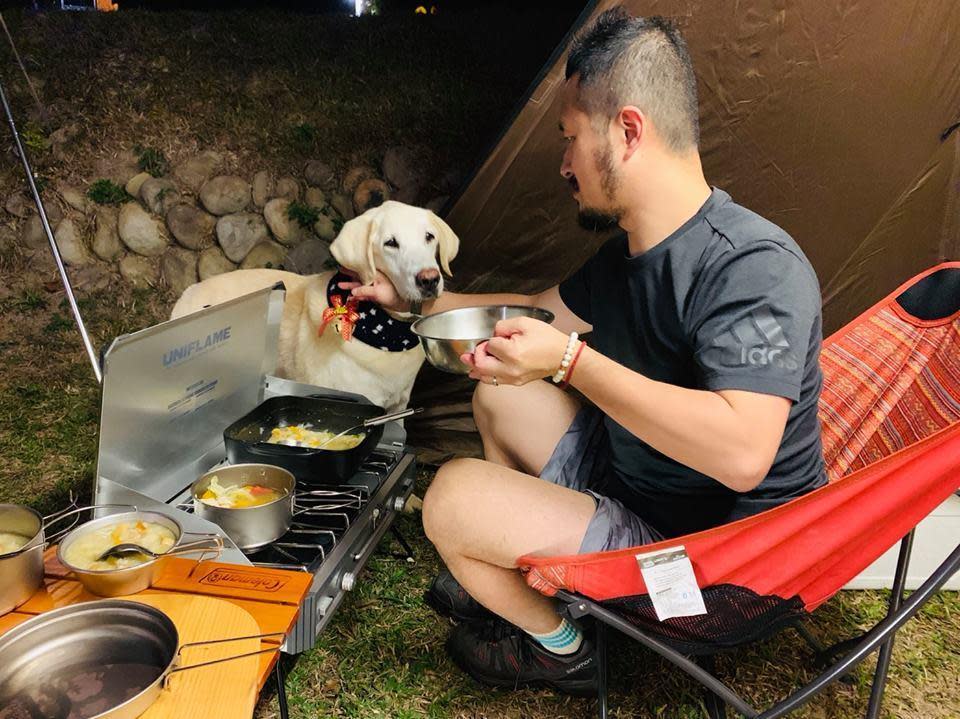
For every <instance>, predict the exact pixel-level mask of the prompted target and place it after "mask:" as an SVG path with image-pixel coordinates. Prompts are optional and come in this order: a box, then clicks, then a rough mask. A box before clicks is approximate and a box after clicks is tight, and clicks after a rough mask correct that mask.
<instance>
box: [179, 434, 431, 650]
mask: <svg viewBox="0 0 960 719" xmlns="http://www.w3.org/2000/svg"><path fill="white" fill-rule="evenodd" d="M415 470H416V463H415V458H414V455H413V454H411V453H409V452H405V451H403V450H402V449H398V448H391V447H388V446H384V445H381V446H380V447H378V448H377V450H375V451H374V452H373V453H372V454H371V455H370V456H369V457H368V458H367V460H366V461H365V462H364V463H363V464H362V465H361V466H360V468H359V469H358V470H357V472H356V473H355V474H354V475H353V477H351V478H350V479H349V480H348V481H347V483H345V484H342V485H333V486H312V485H304V484H302V483H301V484H298V485H297V489H296V492H295V494H294V519H293V524H292V525H291V527H290V530H289V531H288V532H287V533H286V534H284V535H283V536H282V537H280V538H279V539H278V540H276V541H275V542H273V543H271V544H268V545H266V546H265V547H260V548H259V549H256V550H251V551H245V552H244V553H243V554H244V558H245V559H246V560H247V561H246V562H242V563H243V564H246V563H249V564H250V565H252V566H254V567H268V568H271V569H287V570H292V571H299V572H309V573H310V574H312V575H313V585H312V586H311V587H310V592H309V593H308V594H307V596H306V598H305V599H304V603H303V606H302V607H301V609H300V616H299V618H298V619H297V623H296V625H295V626H294V627H293V629H292V630H291V631H290V633H289V635H288V636H287V640H286V642H285V644H284V647H283V649H284V651H285V652H288V653H290V654H297V653H300V652H302V651H305V650H307V649H309V648H310V647H312V646H313V644H314V643H315V642H316V639H317V636H318V635H319V634H320V632H321V631H323V628H324V627H325V626H326V624H327V622H329V621H330V618H331V617H332V616H333V613H334V611H336V609H337V607H338V606H340V602H342V601H343V598H344V596H345V595H346V593H347V592H349V591H351V590H352V589H353V588H354V586H355V583H356V581H357V575H358V574H359V573H360V570H361V569H362V568H363V567H364V565H366V563H367V560H368V559H369V558H370V555H371V554H373V552H374V550H375V549H376V547H377V545H378V544H379V543H380V540H381V538H383V535H384V534H385V533H386V532H387V530H388V529H390V528H391V527H392V526H393V521H394V519H395V517H396V513H397V512H399V511H401V510H402V509H403V505H404V503H405V502H406V499H407V497H408V496H409V495H410V492H411V490H412V489H413V481H414V479H415ZM187 497H188V498H189V488H188V494H187ZM177 506H178V508H179V509H180V510H182V511H185V512H188V513H192V512H193V502H192V501H185V502H182V503H179V504H178V505H177ZM221 536H222V532H221ZM396 536H397V539H399V540H400V542H401V544H402V545H403V548H404V549H405V550H406V552H407V554H406V556H407V557H409V556H410V553H409V548H408V546H407V545H406V542H404V540H403V539H402V538H401V537H400V536H399V535H396ZM237 563H238V564H241V562H237Z"/></svg>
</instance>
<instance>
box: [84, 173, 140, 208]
mask: <svg viewBox="0 0 960 719" xmlns="http://www.w3.org/2000/svg"><path fill="white" fill-rule="evenodd" d="M87 197H89V198H90V199H91V200H93V201H94V202H96V203H97V204H98V205H119V204H120V203H121V202H126V201H127V200H129V199H130V195H128V194H127V191H126V190H124V189H123V188H122V187H120V185H118V184H117V183H116V182H113V181H112V180H104V179H101V180H97V181H96V182H94V183H93V184H92V185H90V189H89V190H87Z"/></svg>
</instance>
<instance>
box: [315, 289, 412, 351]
mask: <svg viewBox="0 0 960 719" xmlns="http://www.w3.org/2000/svg"><path fill="white" fill-rule="evenodd" d="M355 281H356V280H355V279H354V278H352V277H350V276H349V275H345V274H343V273H342V272H336V273H335V274H334V275H333V277H331V278H330V284H329V285H327V304H328V305H329V306H330V307H333V300H332V298H333V296H334V295H338V296H339V297H340V298H341V300H342V301H343V304H346V303H347V300H349V299H350V290H343V289H340V287H339V283H340V282H355ZM357 312H358V313H359V315H360V319H358V320H357V322H356V324H354V326H353V339H355V340H359V341H360V342H363V343H364V344H367V345H370V346H371V347H376V348H377V349H381V350H383V351H384V352H403V351H404V350H409V349H413V348H414V347H416V346H417V345H418V344H420V338H419V337H417V336H416V335H415V334H413V332H411V331H410V325H411V324H412V323H411V322H404V321H403V320H397V319H394V318H393V317H391V316H390V315H389V314H388V313H387V311H386V310H384V309H383V308H382V307H381V306H380V305H378V304H375V303H373V302H368V301H361V302H360V303H359V305H358V306H357Z"/></svg>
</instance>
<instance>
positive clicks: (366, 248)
mask: <svg viewBox="0 0 960 719" xmlns="http://www.w3.org/2000/svg"><path fill="white" fill-rule="evenodd" d="M376 209H377V208H372V209H370V210H367V211H366V212H364V213H363V214H362V215H360V216H359V217H354V218H353V219H352V220H350V221H349V222H346V223H344V225H343V229H341V230H340V234H339V235H337V239H335V240H334V241H333V242H332V243H331V245H330V254H331V255H333V259H335V260H336V261H337V263H338V264H339V265H340V266H341V267H347V268H349V269H351V270H353V271H354V272H356V273H357V274H359V275H360V281H361V282H363V284H365V285H368V284H370V283H371V282H373V280H374V278H375V277H376V276H377V266H376V264H375V263H374V261H373V240H374V238H375V237H376V234H377V219H376V218H377V214H376V213H375V212H374V210H376Z"/></svg>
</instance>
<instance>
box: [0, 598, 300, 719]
mask: <svg viewBox="0 0 960 719" xmlns="http://www.w3.org/2000/svg"><path fill="white" fill-rule="evenodd" d="M283 637H284V635H283V634H282V633H275V634H262V635H257V636H256V637H233V638H231V639H225V640H218V641H219V642H223V641H239V640H241V639H269V638H273V639H274V640H275V642H276V646H275V647H273V648H268V649H261V650H260V651H256V652H248V653H246V654H239V655H237V656H233V657H227V658H225V659H216V660H214V661H211V662H203V663H201V664H195V665H190V666H183V665H182V664H181V659H180V654H181V652H182V651H183V650H184V649H186V648H187V647H193V646H198V645H205V644H212V643H214V642H195V643H192V644H184V645H182V646H181V645H180V643H179V641H180V640H179V635H178V633H177V628H176V626H174V624H173V622H172V621H171V620H170V618H169V617H168V616H167V615H166V614H164V613H163V612H161V611H160V610H159V609H155V608H153V607H150V606H147V605H145V604H138V603H137V602H131V601H118V600H108V599H104V600H100V601H95V602H85V603H83V604H76V605H73V606H69V607H63V608H62V609H55V610H53V611H51V612H47V613H46V614H41V615H39V616H37V617H34V618H33V619H29V620H27V621H26V622H24V623H23V624H20V625H18V626H16V627H14V628H13V629H11V630H10V631H9V632H7V633H6V634H4V635H2V636H0V716H7V714H6V712H10V713H9V716H12V717H21V716H26V717H43V718H46V717H57V718H58V719H59V718H60V717H77V718H78V719H134V718H135V717H138V716H140V715H141V714H143V713H144V712H145V711H146V710H147V709H148V708H149V707H150V705H151V704H153V702H154V701H156V699H157V698H158V697H159V696H160V692H162V691H163V689H164V687H165V685H166V681H167V678H168V677H169V676H170V675H172V674H174V673H176V672H182V671H187V670H189V669H195V668H197V667H201V666H207V665H209V664H216V663H219V662H225V661H231V660H233V659H240V658H241V657H247V656H252V655H255V654H264V653H267V652H275V651H278V650H279V646H280V643H281V642H282V641H283Z"/></svg>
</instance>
